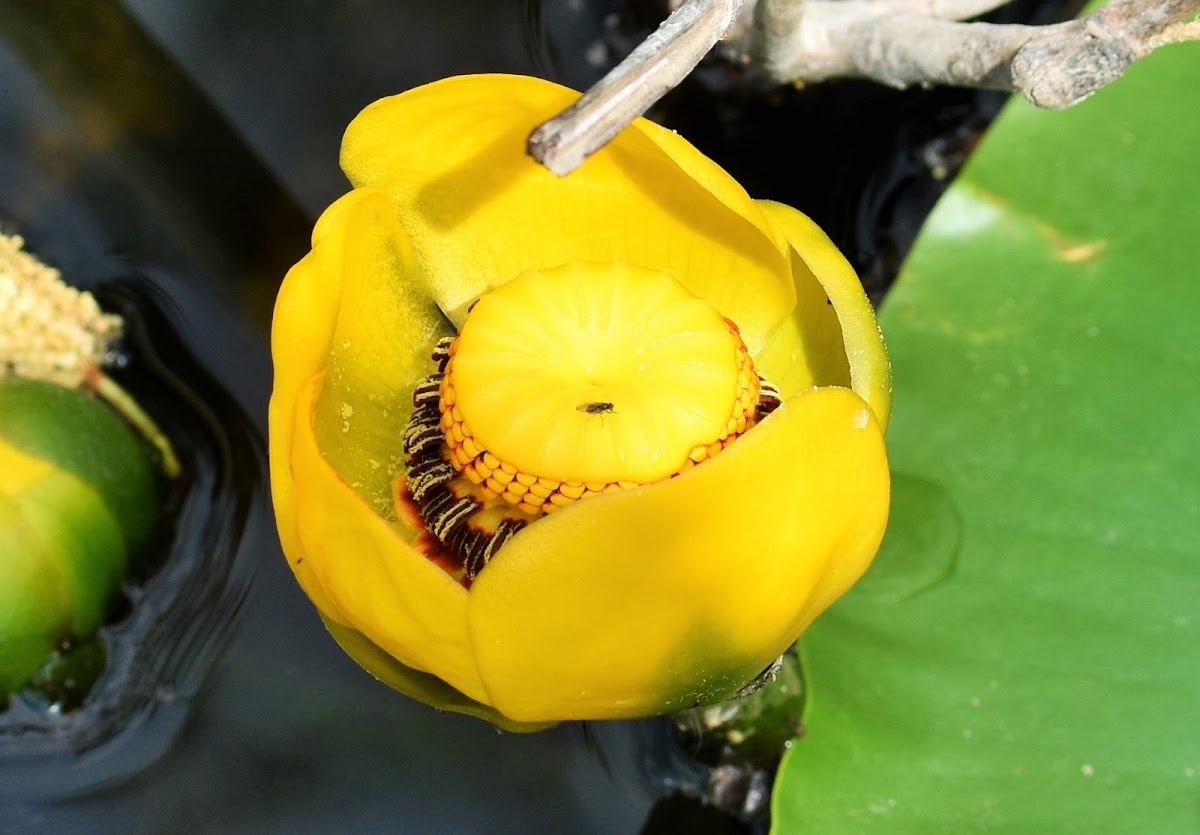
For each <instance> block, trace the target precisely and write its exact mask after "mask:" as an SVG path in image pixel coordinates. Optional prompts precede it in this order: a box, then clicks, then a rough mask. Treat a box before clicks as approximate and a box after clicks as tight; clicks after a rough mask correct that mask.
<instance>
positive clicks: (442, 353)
mask: <svg viewBox="0 0 1200 835" xmlns="http://www.w3.org/2000/svg"><path fill="white" fill-rule="evenodd" d="M453 343H454V337H453V336H443V337H442V338H441V339H439V340H438V341H437V344H436V345H434V346H433V353H432V354H430V359H432V360H433V361H434V362H436V363H437V368H438V371H439V372H442V371H445V370H446V363H448V362H450V346H451V345H452V344H453Z"/></svg>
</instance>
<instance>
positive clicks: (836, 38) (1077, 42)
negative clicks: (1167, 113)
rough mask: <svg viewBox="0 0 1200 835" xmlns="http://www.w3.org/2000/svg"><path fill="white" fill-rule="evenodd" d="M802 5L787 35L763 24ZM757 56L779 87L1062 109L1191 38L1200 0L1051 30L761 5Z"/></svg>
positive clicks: (875, 6) (839, 3)
mask: <svg viewBox="0 0 1200 835" xmlns="http://www.w3.org/2000/svg"><path fill="white" fill-rule="evenodd" d="M781 2H782V3H786V4H787V5H790V6H793V7H795V6H800V7H802V10H801V12H800V22H799V25H797V26H794V27H792V28H791V29H790V30H789V31H783V30H781V29H779V28H778V27H773V26H770V25H769V21H767V22H765V23H764V22H760V21H762V19H763V18H764V17H766V13H767V11H768V7H769V6H771V5H776V4H779V3H781ZM760 6H761V7H762V8H761V9H760V10H759V21H756V24H757V25H756V27H755V30H754V31H755V36H756V37H757V38H758V42H757V43H753V44H752V45H751V49H752V54H754V55H755V56H756V57H757V56H761V57H760V58H759V62H760V64H761V66H762V68H763V70H764V71H765V72H767V73H768V75H769V76H770V77H771V78H773V79H775V80H776V81H781V82H782V81H797V80H800V81H804V82H816V81H824V80H827V79H831V78H846V77H856V78H869V79H872V80H875V81H878V82H880V83H883V84H887V85H889V86H892V87H907V86H909V85H913V84H921V85H930V84H945V85H951V86H959V87H983V88H991V89H997V90H1014V91H1020V92H1021V93H1023V94H1024V95H1025V97H1026V98H1028V99H1029V100H1030V101H1031V102H1033V103H1034V104H1036V105H1038V106H1040V107H1048V108H1054V109H1062V108H1066V107H1070V106H1071V105H1073V104H1076V103H1077V102H1079V101H1082V100H1083V99H1085V98H1087V97H1088V96H1090V95H1091V94H1092V93H1094V92H1095V91H1096V90H1099V89H1100V88H1101V87H1103V86H1105V85H1106V84H1109V83H1111V82H1112V81H1115V80H1116V79H1117V78H1119V77H1120V76H1121V74H1122V73H1124V71H1125V69H1126V68H1127V67H1128V66H1129V65H1130V64H1132V63H1133V62H1134V61H1136V60H1137V59H1138V58H1141V57H1143V56H1145V55H1146V54H1148V53H1149V52H1151V51H1152V50H1154V49H1155V48H1157V47H1159V46H1162V45H1163V44H1165V43H1170V42H1174V41H1179V40H1188V39H1194V38H1196V37H1197V35H1198V34H1200V32H1197V27H1196V25H1195V24H1189V23H1187V21H1188V19H1189V18H1191V17H1194V16H1195V15H1196V14H1197V13H1198V12H1200V0H1114V2H1112V3H1110V4H1108V5H1107V6H1104V7H1102V8H1100V9H1097V10H1096V11H1094V12H1092V13H1091V14H1088V15H1085V16H1083V17H1081V18H1079V19H1077V20H1072V21H1069V22H1067V23H1059V24H1055V25H1053V26H1040V27H1038V26H1019V25H998V24H989V23H956V22H951V21H947V20H939V19H933V18H930V17H927V16H924V15H919V14H913V13H909V12H899V13H898V12H896V11H894V10H893V9H894V7H895V4H894V3H893V2H891V1H890V0H883V2H881V0H807V2H803V3H799V4H798V3H795V2H793V0H762V2H761V3H760Z"/></svg>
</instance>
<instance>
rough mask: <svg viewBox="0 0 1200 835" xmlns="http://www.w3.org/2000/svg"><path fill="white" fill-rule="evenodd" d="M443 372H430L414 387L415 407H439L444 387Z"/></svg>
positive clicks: (413, 401)
mask: <svg viewBox="0 0 1200 835" xmlns="http://www.w3.org/2000/svg"><path fill="white" fill-rule="evenodd" d="M443 376H445V375H443V374H430V375H429V376H428V377H426V378H425V379H424V380H422V381H421V382H419V383H417V387H416V388H415V389H413V396H412V404H413V408H416V409H420V408H421V407H422V406H433V408H434V409H435V410H436V409H437V408H438V398H439V396H440V393H441V388H442V377H443Z"/></svg>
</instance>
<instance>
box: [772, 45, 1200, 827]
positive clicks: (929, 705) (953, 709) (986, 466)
mask: <svg viewBox="0 0 1200 835" xmlns="http://www.w3.org/2000/svg"><path fill="white" fill-rule="evenodd" d="M1198 76H1200V45H1197V44H1189V45H1181V46H1172V47H1168V48H1166V49H1164V50H1162V51H1160V52H1159V53H1156V54H1155V55H1152V56H1150V57H1149V58H1148V59H1146V60H1145V61H1143V62H1141V63H1139V64H1137V65H1135V66H1134V67H1133V68H1132V69H1131V70H1130V71H1129V73H1128V74H1127V76H1126V77H1125V78H1123V79H1122V80H1120V81H1119V82H1117V83H1116V84H1114V85H1112V86H1111V87H1109V88H1107V89H1105V90H1102V91H1101V92H1100V93H1098V94H1097V95H1096V96H1095V97H1094V98H1092V99H1091V100H1089V101H1087V102H1085V103H1083V104H1082V105H1079V106H1078V107H1076V108H1074V109H1072V110H1069V111H1066V112H1063V113H1051V112H1045V111H1036V110H1035V109H1034V108H1032V107H1030V106H1028V105H1027V104H1025V103H1024V102H1023V101H1014V102H1012V103H1011V104H1010V105H1009V107H1008V109H1007V110H1006V111H1005V112H1004V114H1003V115H1002V116H1001V118H1000V119H999V120H998V121H997V123H996V125H995V126H994V128H993V129H992V131H991V133H990V134H989V135H988V137H987V138H986V140H985V141H984V143H983V145H982V146H981V148H980V149H979V150H978V152H977V153H976V155H975V157H974V158H973V159H972V160H971V162H970V164H969V166H968V167H967V169H966V170H965V171H964V173H963V175H962V177H961V178H960V179H959V181H958V182H957V183H956V184H955V185H954V186H953V188H952V189H951V190H950V191H949V192H948V194H947V195H946V197H945V198H944V199H943V200H942V201H941V202H940V203H939V205H938V206H937V207H936V209H935V211H934V213H933V215H932V216H931V217H930V219H929V221H928V223H927V225H926V227H925V229H924V231H923V232H922V234H921V236H920V238H919V240H918V242H917V245H916V247H915V249H914V251H913V253H912V256H911V258H910V260H909V262H908V265H907V267H906V270H905V273H904V275H903V276H902V278H901V280H900V281H899V282H898V284H897V285H896V287H895V289H894V290H893V292H892V295H891V296H890V297H889V298H888V300H887V303H886V304H885V308H884V311H883V317H882V322H883V327H884V331H885V334H886V335H887V338H888V343H889V346H890V348H891V352H892V358H893V361H894V363H895V380H896V392H897V394H896V411H895V417H894V420H893V423H892V428H891V435H890V439H889V440H890V448H891V457H892V463H893V465H894V467H895V468H896V470H897V471H898V472H899V473H901V474H903V478H902V479H899V480H898V499H899V500H898V501H897V503H896V507H895V516H894V527H893V528H892V529H891V530H890V531H889V536H888V541H887V542H886V543H885V548H884V550H883V552H882V553H881V555H880V557H879V560H878V563H877V566H876V568H873V569H872V574H875V572H878V574H877V575H876V576H875V578H874V579H872V577H871V575H868V578H867V581H866V582H865V584H864V586H863V588H862V589H861V590H857V591H853V592H851V593H850V594H849V595H848V596H847V597H846V598H845V599H843V600H842V601H841V602H840V603H839V604H838V605H837V606H835V607H834V608H833V609H832V610H831V611H830V612H829V613H828V614H827V615H826V616H825V617H824V618H822V619H821V620H820V621H819V622H818V623H817V624H816V625H815V626H814V627H813V628H812V629H811V630H810V632H809V633H808V635H807V636H806V638H805V640H804V643H803V654H804V658H805V663H806V667H805V674H806V679H807V681H808V683H809V687H810V691H809V700H808V703H807V705H806V716H805V726H806V730H807V733H806V736H805V737H804V738H803V739H801V740H798V741H797V742H796V743H795V744H794V745H793V746H792V747H791V750H790V751H789V753H788V755H787V757H786V758H785V762H784V765H783V768H782V769H781V772H780V775H779V778H778V782H777V784H776V790H775V796H774V801H773V802H774V826H775V831H776V832H782V833H791V832H806V833H818V832H819V833H843V832H853V833H857V832H867V831H872V832H874V831H879V832H903V833H922V835H924V833H932V832H950V833H960V832H1019V833H1058V832H1089V833H1094V832H1113V833H1126V832H1153V833H1175V832H1196V831H1200V325H1198V324H1197V322H1196V319H1197V317H1198V316H1200V266H1198V263H1200V258H1198V253H1197V243H1196V242H1197V235H1198V233H1200V161H1198V159H1197V155H1198V153H1200V104H1198V103H1200V98H1198V97H1197V92H1196V84H1197V81H1196V79H1197V77H1198ZM906 484H908V485H909V487H911V486H912V485H914V484H915V485H920V486H919V487H918V493H920V495H917V494H913V493H911V491H909V487H906V486H905V485H906ZM931 485H932V486H931ZM921 491H924V492H923V493H922V492H921ZM931 501H932V502H933V504H934V505H935V506H936V507H935V512H932V513H930V512H928V511H929V506H930V502H931ZM947 526H949V528H947ZM955 526H960V527H959V529H953V530H952V529H950V528H955ZM924 528H928V530H926V531H925V532H924V533H922V531H923V529H924ZM948 548H949V549H952V550H954V551H955V553H953V554H947V549H948Z"/></svg>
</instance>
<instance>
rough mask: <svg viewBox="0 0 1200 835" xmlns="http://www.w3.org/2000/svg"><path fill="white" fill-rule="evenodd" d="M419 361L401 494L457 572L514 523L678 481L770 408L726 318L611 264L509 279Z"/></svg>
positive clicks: (485, 554) (770, 397)
mask: <svg viewBox="0 0 1200 835" xmlns="http://www.w3.org/2000/svg"><path fill="white" fill-rule="evenodd" d="M434 358H435V359H436V360H438V362H439V365H440V373H439V374H435V375H433V376H431V377H429V378H427V379H426V380H425V381H423V382H422V383H421V385H420V386H418V387H417V390H416V392H415V393H414V401H413V402H414V405H415V406H416V411H415V412H414V414H413V418H412V420H411V421H410V423H409V425H408V428H407V429H406V431H405V438H404V449H405V453H406V455H407V456H408V462H409V469H408V489H409V490H410V491H411V494H412V496H413V497H414V499H415V500H416V503H417V505H418V507H419V508H420V510H421V515H422V517H423V518H424V521H425V524H426V527H427V529H428V530H429V531H430V532H431V533H432V534H433V535H434V536H435V537H436V539H437V540H438V541H439V542H441V543H442V544H444V545H446V546H447V547H449V548H450V549H451V550H453V551H457V552H458V553H459V555H460V556H461V557H463V559H464V561H465V562H466V573H467V575H468V576H469V577H473V576H474V575H475V574H476V573H477V572H478V570H480V569H481V568H482V565H483V564H485V563H486V561H487V559H490V557H491V553H492V552H493V551H494V550H495V549H496V548H497V547H498V545H499V544H502V540H503V539H507V537H508V536H511V535H512V534H513V533H515V532H516V531H517V530H519V529H520V527H521V526H523V525H524V524H525V523H527V522H528V521H531V520H533V519H535V518H537V517H539V516H541V515H543V514H545V513H550V512H552V511H554V510H556V509H558V508H559V507H563V506H565V505H567V504H570V503H571V502H573V501H576V500H578V499H581V498H585V497H587V496H589V495H596V494H600V493H604V492H608V491H611V490H618V489H625V488H630V487H636V486H639V485H643V484H651V483H654V482H656V481H662V480H664V479H667V478H670V477H672V476H674V475H678V474H679V473H682V472H684V471H686V470H687V469H689V468H691V467H693V466H695V465H696V464H698V463H700V462H702V461H704V460H705V459H706V458H708V457H710V456H712V455H715V454H716V453H718V452H720V451H721V449H723V448H724V447H725V446H726V445H728V444H730V443H732V442H733V441H734V440H735V439H736V438H737V437H738V436H739V435H741V434H742V433H743V432H745V431H746V430H747V429H748V428H749V427H750V426H752V425H753V423H754V422H755V420H756V419H757V418H758V416H759V415H760V414H761V413H765V412H766V411H769V410H770V409H771V408H773V407H774V406H775V405H777V404H778V397H777V393H776V392H774V390H773V389H772V388H771V387H770V386H769V385H767V384H765V383H762V382H761V381H760V380H759V377H758V374H757V373H756V372H755V370H754V364H753V362H752V360H751V359H750V355H749V353H748V352H747V350H746V346H745V345H744V344H743V342H742V339H741V336H740V335H739V334H738V329H737V326H736V325H735V324H734V323H733V322H731V321H729V320H728V319H726V318H725V317H723V316H722V315H721V314H720V312H718V311H717V310H716V309H715V308H714V307H713V306H712V305H710V304H709V303H708V302H706V301H704V300H702V299H699V298H697V297H696V296H694V295H692V294H691V293H690V292H688V290H687V289H686V288H685V287H683V285H681V284H680V283H679V282H678V281H676V280H675V279H674V278H672V277H671V276H669V275H667V274H665V273H659V272H654V271H651V270H647V269H642V268H640V267H632V266H629V265H627V264H619V263H611V264H592V263H575V264H568V265H565V266H562V267H558V268H555V269H551V270H545V271H531V272H527V273H524V274H522V275H521V276H519V277H518V278H516V279H514V280H513V281H510V282H508V283H506V284H504V285H502V286H501V287H499V288H497V289H496V290H494V291H492V292H491V293H488V294H487V295H485V296H483V297H482V298H480V299H479V300H478V301H477V302H476V303H475V305H474V306H473V307H472V308H471V309H470V311H469V313H468V314H467V319H466V321H465V322H464V323H463V326H462V329H461V330H460V332H459V334H458V336H457V337H456V338H455V339H453V340H452V341H449V340H444V341H443V342H442V343H439V347H438V350H437V351H436V352H435V354H434ZM506 507H507V508H508V510H505V509H504V508H506ZM497 536H500V537H501V542H499V543H498V542H496V541H495V540H496V537H497Z"/></svg>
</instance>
